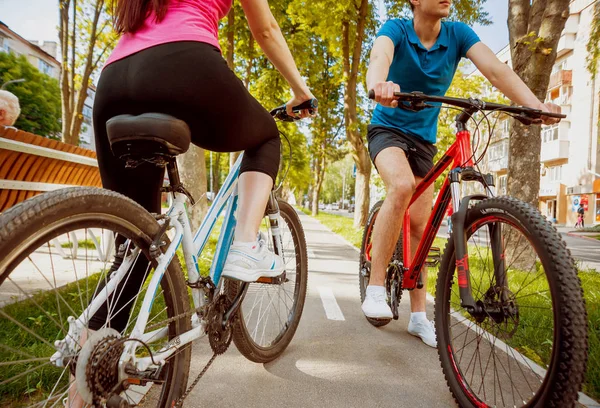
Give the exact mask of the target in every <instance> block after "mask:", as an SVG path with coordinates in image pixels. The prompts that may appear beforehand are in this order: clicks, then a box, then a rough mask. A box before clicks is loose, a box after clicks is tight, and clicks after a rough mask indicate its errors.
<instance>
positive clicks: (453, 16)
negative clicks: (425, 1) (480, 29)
mask: <svg viewBox="0 0 600 408" xmlns="http://www.w3.org/2000/svg"><path fill="white" fill-rule="evenodd" d="M486 2H487V0H454V1H453V2H452V7H451V8H450V16H449V17H448V20H451V21H462V22H463V23H465V24H469V25H472V24H475V23H477V24H480V25H490V24H491V23H492V20H490V19H489V14H488V12H487V11H484V10H483V6H484V4H485V3H486ZM384 4H385V6H386V10H387V14H388V17H390V18H412V15H413V14H412V11H411V10H410V6H409V0H401V1H398V0H384Z"/></svg>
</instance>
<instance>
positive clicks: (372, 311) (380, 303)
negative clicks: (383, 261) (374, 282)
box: [362, 286, 393, 319]
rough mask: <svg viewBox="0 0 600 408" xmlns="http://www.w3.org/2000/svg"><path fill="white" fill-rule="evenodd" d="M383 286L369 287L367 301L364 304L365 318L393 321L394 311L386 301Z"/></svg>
mask: <svg viewBox="0 0 600 408" xmlns="http://www.w3.org/2000/svg"><path fill="white" fill-rule="evenodd" d="M381 289H383V287H382V286H379V287H372V286H367V293H366V295H365V301H364V302H363V304H362V311H363V313H364V314H365V316H367V317H370V318H371V319H391V318H392V317H393V315H392V309H390V306H389V305H388V304H387V302H386V301H385V298H386V294H385V289H383V290H381Z"/></svg>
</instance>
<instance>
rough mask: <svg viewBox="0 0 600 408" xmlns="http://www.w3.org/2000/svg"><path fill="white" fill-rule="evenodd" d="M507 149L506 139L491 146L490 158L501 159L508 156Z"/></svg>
mask: <svg viewBox="0 0 600 408" xmlns="http://www.w3.org/2000/svg"><path fill="white" fill-rule="evenodd" d="M507 150H508V146H507V143H506V142H505V141H502V142H500V143H496V144H493V145H491V146H490V153H489V159H490V160H500V159H502V158H503V157H505V156H506V154H507Z"/></svg>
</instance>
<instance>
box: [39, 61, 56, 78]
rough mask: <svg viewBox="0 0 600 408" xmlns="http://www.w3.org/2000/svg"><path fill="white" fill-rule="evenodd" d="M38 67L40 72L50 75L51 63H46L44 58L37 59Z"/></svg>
mask: <svg viewBox="0 0 600 408" xmlns="http://www.w3.org/2000/svg"><path fill="white" fill-rule="evenodd" d="M38 69H39V70H40V72H41V73H42V74H46V75H48V76H52V69H53V68H52V65H50V64H48V63H47V62H46V61H44V60H41V59H40V60H38Z"/></svg>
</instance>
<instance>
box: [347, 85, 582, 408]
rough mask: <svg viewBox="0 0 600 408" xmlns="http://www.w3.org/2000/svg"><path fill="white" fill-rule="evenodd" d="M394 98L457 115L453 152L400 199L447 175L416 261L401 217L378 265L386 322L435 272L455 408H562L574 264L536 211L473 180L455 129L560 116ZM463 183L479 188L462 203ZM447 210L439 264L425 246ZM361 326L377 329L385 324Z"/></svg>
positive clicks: (574, 301)
mask: <svg viewBox="0 0 600 408" xmlns="http://www.w3.org/2000/svg"><path fill="white" fill-rule="evenodd" d="M395 95H396V98H397V99H398V101H399V106H400V107H401V108H404V109H408V110H412V111H419V110H422V109H431V108H440V106H441V104H448V105H452V106H454V107H457V108H459V110H461V113H460V114H459V115H457V116H456V127H457V129H458V132H457V134H456V141H455V143H454V144H452V146H451V147H450V148H449V149H448V151H447V152H446V153H445V154H444V155H443V156H442V157H441V159H440V160H439V161H438V162H437V163H436V165H435V166H434V167H433V169H432V170H431V171H430V172H429V173H428V174H427V175H426V176H425V178H424V179H423V180H422V181H421V183H420V184H419V185H418V186H417V187H416V191H415V193H414V195H413V197H412V200H411V204H412V203H413V202H414V201H415V200H416V199H417V198H418V197H419V196H420V195H421V194H422V193H423V192H424V191H425V190H426V189H427V187H429V186H430V185H431V184H432V183H433V182H434V181H435V180H436V179H437V178H438V177H440V176H441V175H442V174H443V172H444V171H445V170H446V169H447V168H449V167H450V171H449V173H448V176H447V177H446V179H445V181H444V183H443V185H442V188H441V190H440V192H439V194H438V196H437V200H436V202H435V205H434V208H433V211H432V213H431V216H430V218H429V222H428V224H429V225H428V228H427V229H426V231H425V233H424V234H423V237H422V239H421V241H420V243H419V245H418V249H417V251H416V256H415V257H414V259H411V249H410V239H409V237H410V211H409V210H407V211H406V214H405V216H404V220H403V228H402V233H401V236H400V238H399V240H398V244H397V246H396V250H395V252H394V255H393V257H392V259H391V261H390V263H389V265H388V268H387V276H386V289H387V294H388V303H389V305H390V307H391V308H392V312H393V315H394V319H397V318H398V305H399V303H400V300H401V296H402V290H403V289H407V290H413V289H414V288H422V287H423V283H422V282H421V279H420V272H421V270H422V268H423V267H424V266H430V267H432V268H431V270H430V275H431V276H432V277H433V276H435V273H436V272H437V286H436V292H435V297H436V302H435V328H436V334H437V341H438V353H439V357H440V362H441V365H442V370H443V372H444V375H445V377H446V380H447V383H448V386H449V388H450V391H451V392H452V394H453V395H454V397H455V399H456V401H457V403H458V404H459V405H460V406H461V407H488V406H494V407H501V406H506V407H508V406H510V407H517V406H527V407H549V406H552V407H553V406H556V407H567V406H574V405H575V403H576V401H577V397H578V391H579V389H580V386H581V383H582V382H583V378H584V374H585V369H586V362H587V316H586V310H585V304H584V301H583V291H582V289H581V282H580V280H579V278H578V276H577V270H576V268H575V263H574V261H573V259H572V257H571V254H570V252H569V251H568V250H567V248H566V245H565V243H564V242H563V241H562V239H561V237H560V235H559V234H558V232H557V231H556V229H555V228H554V227H553V226H552V225H551V224H550V223H549V222H548V221H547V220H546V219H545V218H544V217H543V216H542V215H541V214H540V212H539V211H538V210H537V209H536V208H534V207H532V206H531V205H529V204H526V203H524V202H522V201H519V200H517V199H515V198H512V197H507V196H502V197H497V196H496V194H495V189H494V177H493V176H492V175H491V174H483V173H482V172H481V171H480V169H479V166H478V162H479V160H475V159H474V154H473V151H472V147H471V134H470V132H469V131H468V129H467V126H466V124H467V122H468V120H469V119H470V118H472V116H473V115H474V114H475V113H476V112H486V111H487V112H490V111H493V112H504V113H505V114H508V115H510V116H513V117H515V118H516V119H518V120H519V121H521V122H522V123H524V124H534V123H540V117H541V116H542V115H546V116H554V117H561V118H562V117H565V116H564V115H557V114H551V113H545V112H542V111H539V110H534V109H530V108H524V107H516V106H507V105H500V104H494V103H488V102H484V101H481V100H478V99H460V98H450V97H439V96H428V95H424V94H422V93H420V92H413V93H401V92H397V93H396V94H395ZM370 97H371V98H372V97H373V94H370ZM488 144H489V143H488ZM484 154H485V152H484ZM482 156H483V155H482ZM532 177H538V175H537V174H535V175H532ZM464 181H470V182H476V183H479V184H480V185H481V186H482V193H479V194H474V195H469V196H465V197H462V196H461V183H462V182H464ZM450 203H452V206H453V209H454V212H453V214H452V217H451V219H452V226H453V228H452V233H451V235H450V238H449V239H447V242H446V247H445V249H444V252H443V255H442V256H441V261H439V254H440V250H439V248H433V247H432V245H433V243H434V240H435V239H436V235H437V232H438V230H439V228H440V225H441V222H442V219H443V218H444V214H445V213H446V210H447V208H448V206H449V204H450ZM380 207H381V202H379V203H377V204H376V205H375V206H374V207H373V209H372V210H371V213H370V215H369V218H368V221H367V225H366V227H365V230H364V235H363V241H362V248H361V253H360V272H359V281H360V289H361V301H363V300H364V297H365V291H366V287H367V285H368V282H369V277H370V271H371V247H372V242H371V234H372V231H373V226H374V225H375V222H376V221H377V215H378V213H379V209H380ZM440 239H441V238H440ZM435 268H437V271H436V270H435ZM369 321H370V322H371V324H373V325H375V326H383V325H385V324H387V323H389V321H390V320H374V319H369Z"/></svg>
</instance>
